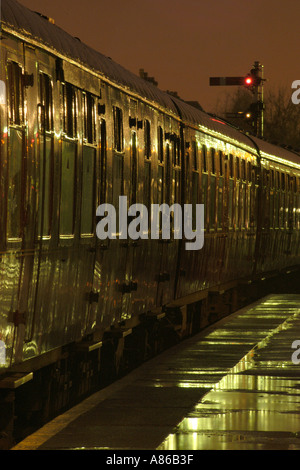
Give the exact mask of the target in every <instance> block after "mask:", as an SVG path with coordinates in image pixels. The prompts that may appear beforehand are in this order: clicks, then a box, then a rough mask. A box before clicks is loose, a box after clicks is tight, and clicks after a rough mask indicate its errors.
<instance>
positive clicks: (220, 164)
mask: <svg viewBox="0 0 300 470" xmlns="http://www.w3.org/2000/svg"><path fill="white" fill-rule="evenodd" d="M219 173H220V176H223V152H222V150H220V151H219Z"/></svg>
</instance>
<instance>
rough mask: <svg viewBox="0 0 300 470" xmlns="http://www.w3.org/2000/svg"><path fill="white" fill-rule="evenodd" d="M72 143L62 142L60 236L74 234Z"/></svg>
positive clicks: (74, 188)
mask: <svg viewBox="0 0 300 470" xmlns="http://www.w3.org/2000/svg"><path fill="white" fill-rule="evenodd" d="M76 149H77V146H76V144H75V143H74V142H68V141H62V159H61V194H60V234H61V235H72V234H73V233H74V219H75V196H76V186H75V178H76V157H77V151H76Z"/></svg>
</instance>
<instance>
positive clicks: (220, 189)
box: [217, 150, 225, 229]
mask: <svg viewBox="0 0 300 470" xmlns="http://www.w3.org/2000/svg"><path fill="white" fill-rule="evenodd" d="M224 187H225V184H224V178H223V152H222V151H221V150H220V151H219V187H218V194H217V197H218V200H217V225H218V228H219V229H220V228H222V223H223V196H224Z"/></svg>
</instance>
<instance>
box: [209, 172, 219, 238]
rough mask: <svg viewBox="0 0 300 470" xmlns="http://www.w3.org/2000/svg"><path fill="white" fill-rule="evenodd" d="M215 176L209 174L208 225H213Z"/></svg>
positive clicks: (212, 226)
mask: <svg viewBox="0 0 300 470" xmlns="http://www.w3.org/2000/svg"><path fill="white" fill-rule="evenodd" d="M216 190H217V187H216V177H215V176H214V175H210V200H209V227H210V229H213V228H214V227H215V222H216V220H215V218H216Z"/></svg>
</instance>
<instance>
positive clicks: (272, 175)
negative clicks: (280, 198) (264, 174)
mask: <svg viewBox="0 0 300 470" xmlns="http://www.w3.org/2000/svg"><path fill="white" fill-rule="evenodd" d="M274 184H275V174H274V170H271V188H274Z"/></svg>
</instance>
